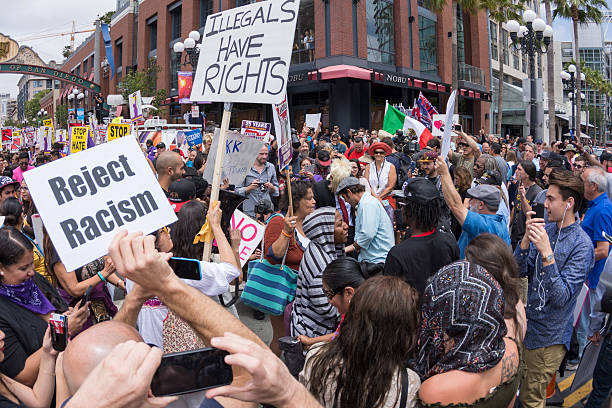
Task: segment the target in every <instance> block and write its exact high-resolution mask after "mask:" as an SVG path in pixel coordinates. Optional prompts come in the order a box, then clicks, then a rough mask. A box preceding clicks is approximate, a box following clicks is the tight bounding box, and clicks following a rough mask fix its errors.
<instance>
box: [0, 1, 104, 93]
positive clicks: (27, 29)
mask: <svg viewBox="0 0 612 408" xmlns="http://www.w3.org/2000/svg"><path fill="white" fill-rule="evenodd" d="M115 9H116V0H0V10H2V12H1V13H0V33H2V34H4V35H6V36H9V37H11V38H12V39H14V40H16V41H17V42H18V43H19V45H20V46H21V45H28V46H30V47H32V49H34V51H36V52H37V53H38V55H39V56H40V57H41V58H42V60H43V61H45V62H49V61H50V60H55V61H56V62H61V61H62V60H63V57H62V50H63V49H64V47H65V46H66V45H69V44H70V35H66V36H57V37H51V38H45V39H40V40H32V41H20V39H22V38H28V37H33V36H36V35H42V34H54V33H66V32H70V31H72V21H73V20H74V22H75V27H76V31H79V30H89V29H93V28H94V26H93V22H94V20H95V19H96V17H97V16H98V15H100V16H101V15H103V14H105V13H106V12H107V11H111V10H115ZM90 34H91V33H83V34H76V35H75V41H74V46H75V48H76V47H78V46H79V44H80V43H81V42H82V41H83V40H85V39H86V38H87V37H88V36H89V35H90ZM20 77H21V75H15V74H2V75H0V93H4V92H10V93H11V96H12V97H17V93H18V92H19V91H18V89H17V82H18V81H19V78H20Z"/></svg>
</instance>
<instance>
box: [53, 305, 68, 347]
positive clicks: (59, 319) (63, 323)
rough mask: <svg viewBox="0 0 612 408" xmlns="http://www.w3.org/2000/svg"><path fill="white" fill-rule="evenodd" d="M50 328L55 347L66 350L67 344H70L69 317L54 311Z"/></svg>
mask: <svg viewBox="0 0 612 408" xmlns="http://www.w3.org/2000/svg"><path fill="white" fill-rule="evenodd" d="M49 328H50V330H51V342H52V344H53V349H54V350H56V351H64V350H66V345H67V344H68V317H67V316H64V315H61V314H57V313H52V314H51V318H50V319H49Z"/></svg>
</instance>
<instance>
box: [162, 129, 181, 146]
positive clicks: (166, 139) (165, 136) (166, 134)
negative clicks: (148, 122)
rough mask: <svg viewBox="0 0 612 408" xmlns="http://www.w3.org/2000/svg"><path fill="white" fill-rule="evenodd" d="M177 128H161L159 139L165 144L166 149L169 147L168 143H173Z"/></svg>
mask: <svg viewBox="0 0 612 408" xmlns="http://www.w3.org/2000/svg"><path fill="white" fill-rule="evenodd" d="M177 133H178V130H172V129H168V130H162V134H161V141H162V142H163V143H164V144H165V145H166V149H170V145H171V144H172V143H174V139H176V134H177Z"/></svg>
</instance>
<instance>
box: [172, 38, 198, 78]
mask: <svg viewBox="0 0 612 408" xmlns="http://www.w3.org/2000/svg"><path fill="white" fill-rule="evenodd" d="M200 37H201V36H200V32H199V31H192V32H190V33H189V36H188V37H187V38H185V40H184V42H180V41H179V42H176V43H174V46H173V47H172V49H173V50H174V52H175V53H176V56H177V57H178V61H179V66H187V65H191V74H192V76H193V77H195V72H196V68H197V67H198V59H199V58H200V47H201V46H202V44H201V43H200V44H198V41H200ZM183 52H185V53H186V54H185V58H184V61H183V62H182V63H181V56H182V54H183Z"/></svg>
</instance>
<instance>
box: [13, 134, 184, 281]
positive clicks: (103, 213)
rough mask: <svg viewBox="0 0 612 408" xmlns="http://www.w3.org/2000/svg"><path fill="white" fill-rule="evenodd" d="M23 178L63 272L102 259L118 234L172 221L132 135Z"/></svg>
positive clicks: (37, 170) (32, 171)
mask: <svg viewBox="0 0 612 408" xmlns="http://www.w3.org/2000/svg"><path fill="white" fill-rule="evenodd" d="M24 178H25V180H26V183H28V188H29V190H30V195H31V196H32V199H33V200H34V203H35V204H36V208H37V209H38V212H39V214H40V216H41V218H42V220H43V223H44V225H45V227H46V229H47V231H48V233H49V236H50V237H51V240H52V241H53V245H54V246H55V249H56V250H57V252H58V254H59V257H60V259H61V261H62V262H63V263H64V265H65V266H66V270H68V271H73V270H75V269H77V268H78V267H80V266H83V265H85V264H87V263H88V262H91V261H93V260H95V259H97V258H99V257H101V256H103V255H105V254H107V253H108V246H109V245H110V243H111V241H112V239H113V237H114V236H115V234H116V233H117V232H118V231H119V230H120V229H127V230H128V232H137V231H142V232H143V233H145V234H148V233H150V232H152V231H155V230H158V229H159V228H161V227H163V226H165V225H168V224H171V223H173V222H174V221H176V215H175V214H174V211H173V210H172V208H171V207H170V204H169V203H168V200H167V199H166V196H165V195H164V193H163V191H162V189H161V187H160V186H159V184H158V183H157V180H156V179H155V176H154V175H153V172H152V171H151V168H150V167H149V164H148V163H147V161H146V159H145V157H144V156H143V154H142V150H141V149H140V146H139V145H138V142H136V139H135V138H134V137H132V136H127V137H123V138H121V139H118V140H115V141H113V142H109V143H104V144H101V145H99V146H96V147H94V148H91V149H87V150H85V151H83V152H81V154H75V155H70V156H68V157H65V158H63V159H59V160H56V161H54V162H51V163H48V164H46V165H44V166H42V167H37V168H35V169H32V170H30V171H28V172H25V173H24Z"/></svg>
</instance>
